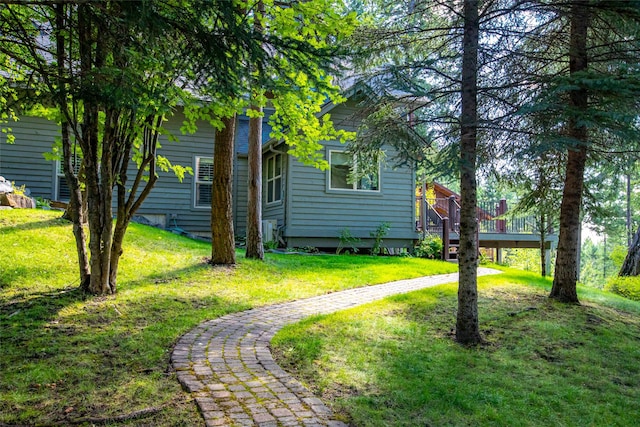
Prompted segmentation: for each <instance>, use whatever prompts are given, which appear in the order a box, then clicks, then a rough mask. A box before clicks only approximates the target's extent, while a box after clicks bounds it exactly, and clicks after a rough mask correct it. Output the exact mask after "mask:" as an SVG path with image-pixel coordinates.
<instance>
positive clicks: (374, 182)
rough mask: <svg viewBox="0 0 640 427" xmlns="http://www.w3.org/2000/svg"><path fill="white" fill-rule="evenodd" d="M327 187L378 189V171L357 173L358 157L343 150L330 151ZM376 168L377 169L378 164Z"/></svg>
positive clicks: (359, 189) (363, 189)
mask: <svg viewBox="0 0 640 427" xmlns="http://www.w3.org/2000/svg"><path fill="white" fill-rule="evenodd" d="M329 160H330V164H331V166H330V178H329V181H330V182H329V188H330V189H332V190H357V191H379V190H380V182H379V181H380V173H379V172H378V171H376V172H374V173H367V174H360V173H358V159H357V158H355V159H352V157H351V155H350V154H347V153H345V152H343V151H331V152H330V153H329ZM376 169H379V165H378V167H377V168H376Z"/></svg>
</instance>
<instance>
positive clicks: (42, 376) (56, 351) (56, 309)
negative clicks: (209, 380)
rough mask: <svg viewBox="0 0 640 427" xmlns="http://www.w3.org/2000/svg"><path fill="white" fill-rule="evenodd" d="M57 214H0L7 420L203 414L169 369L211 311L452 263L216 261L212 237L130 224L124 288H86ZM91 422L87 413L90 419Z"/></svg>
mask: <svg viewBox="0 0 640 427" xmlns="http://www.w3.org/2000/svg"><path fill="white" fill-rule="evenodd" d="M59 216H60V213H59V212H52V211H42V210H2V211H0V248H1V253H2V257H1V258H2V259H1V262H0V425H2V424H21V425H24V424H29V425H51V424H57V425H65V424H68V423H71V422H73V421H77V420H78V419H87V418H114V417H117V416H121V415H126V414H130V413H132V412H134V411H139V410H142V409H145V408H156V409H158V411H157V412H155V413H154V414H152V415H151V416H148V417H145V418H143V419H139V420H132V421H129V422H127V423H112V424H113V425H122V424H126V425H154V426H180V425H182V426H193V425H202V424H203V421H202V419H201V417H200V415H199V414H198V412H197V409H196V406H195V404H194V403H193V402H192V401H190V400H189V398H188V396H187V395H186V393H184V392H183V391H182V390H181V388H180V386H179V384H178V381H177V380H176V378H175V375H174V373H173V372H171V370H170V367H169V355H170V351H171V348H172V346H173V344H174V343H175V342H176V340H177V339H178V338H179V337H180V336H181V335H182V334H184V333H185V332H187V331H189V330H190V329H191V328H193V327H195V326H196V325H197V324H199V323H200V322H202V321H204V320H206V319H212V318H215V317H219V316H221V315H224V314H226V313H229V312H234V311H239V310H244V309H247V308H250V307H255V306H260V305H265V304H272V303H276V302H281V301H285V300H292V299H298V298H303V297H309V296H312V295H318V294H323V293H327V292H333V291H338V290H341V289H347V288H352V287H355V286H362V285H367V284H374V283H382V282H386V281H390V280H395V279H400V278H409V277H417V276H421V275H426V274H438V273H447V272H451V271H454V270H455V266H454V265H451V264H447V263H441V262H435V261H429V260H422V259H410V258H391V257H369V256H357V257H354V256H330V255H327V256H300V255H276V254H268V255H267V258H266V260H265V262H258V261H249V260H245V259H244V258H243V257H242V255H243V254H242V253H241V252H239V253H238V261H239V263H238V265H237V267H236V268H211V267H210V266H208V265H207V264H206V263H205V262H204V259H205V258H206V257H207V256H208V255H209V253H210V246H209V245H208V244H206V243H203V242H198V241H192V240H188V239H185V238H183V237H180V236H176V235H173V234H170V233H166V232H163V231H160V230H157V229H154V228H151V227H145V226H141V225H137V224H133V225H132V226H131V228H130V231H129V233H128V234H127V237H126V240H125V254H124V255H123V258H122V261H121V264H120V265H121V267H120V273H119V278H118V279H119V280H118V282H119V290H118V294H117V295H115V296H109V297H100V298H93V297H87V296H86V295H83V294H82V293H80V292H79V291H77V290H76V287H77V285H78V278H77V271H76V270H77V267H76V258H75V251H74V241H73V236H72V234H71V227H70V225H69V223H67V222H65V221H62V220H60V219H59V218H58V217H59ZM85 424H87V425H90V424H91V423H90V422H87V423H85Z"/></svg>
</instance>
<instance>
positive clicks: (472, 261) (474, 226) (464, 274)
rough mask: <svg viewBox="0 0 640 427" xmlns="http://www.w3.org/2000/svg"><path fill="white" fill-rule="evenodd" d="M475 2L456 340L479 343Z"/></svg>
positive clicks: (466, 63)
mask: <svg viewBox="0 0 640 427" xmlns="http://www.w3.org/2000/svg"><path fill="white" fill-rule="evenodd" d="M479 26H480V23H479V18H478V1H477V0H465V2H464V36H463V41H462V50H463V53H462V90H461V93H462V117H461V138H460V249H459V260H458V262H459V264H458V268H459V285H458V314H457V320H456V340H457V341H458V342H459V343H461V344H465V345H475V344H478V343H480V342H481V341H482V339H481V337H480V328H479V325H478V286H477V284H478V283H477V282H478V247H477V241H476V234H477V230H478V223H477V221H476V205H477V193H476V155H477V153H476V151H477V148H476V144H477V127H478V109H477V107H478V100H477V95H478V40H479Z"/></svg>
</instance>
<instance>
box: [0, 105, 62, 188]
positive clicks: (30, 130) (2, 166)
mask: <svg viewBox="0 0 640 427" xmlns="http://www.w3.org/2000/svg"><path fill="white" fill-rule="evenodd" d="M7 127H10V128H11V129H12V134H13V135H14V136H15V144H7V143H6V138H7V137H6V135H5V134H4V133H2V134H0V175H1V176H4V177H5V178H6V179H7V180H9V181H14V182H15V183H16V185H18V186H20V185H26V186H27V188H29V189H30V190H31V195H32V196H33V197H36V196H37V197H43V198H46V199H51V198H53V197H54V191H55V186H54V182H55V166H56V163H55V162H53V161H48V160H45V158H44V157H43V155H42V154H43V153H45V152H50V151H51V148H52V145H53V143H54V142H55V139H56V138H57V137H59V136H60V128H59V127H58V125H56V123H54V122H51V121H48V120H46V119H42V118H38V117H21V118H20V120H19V121H18V122H17V123H10V124H8V125H7Z"/></svg>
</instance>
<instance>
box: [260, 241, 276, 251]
mask: <svg viewBox="0 0 640 427" xmlns="http://www.w3.org/2000/svg"><path fill="white" fill-rule="evenodd" d="M262 246H264V248H265V249H268V250H273V249H278V242H277V241H275V240H269V241H266V242H264V243H262Z"/></svg>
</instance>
